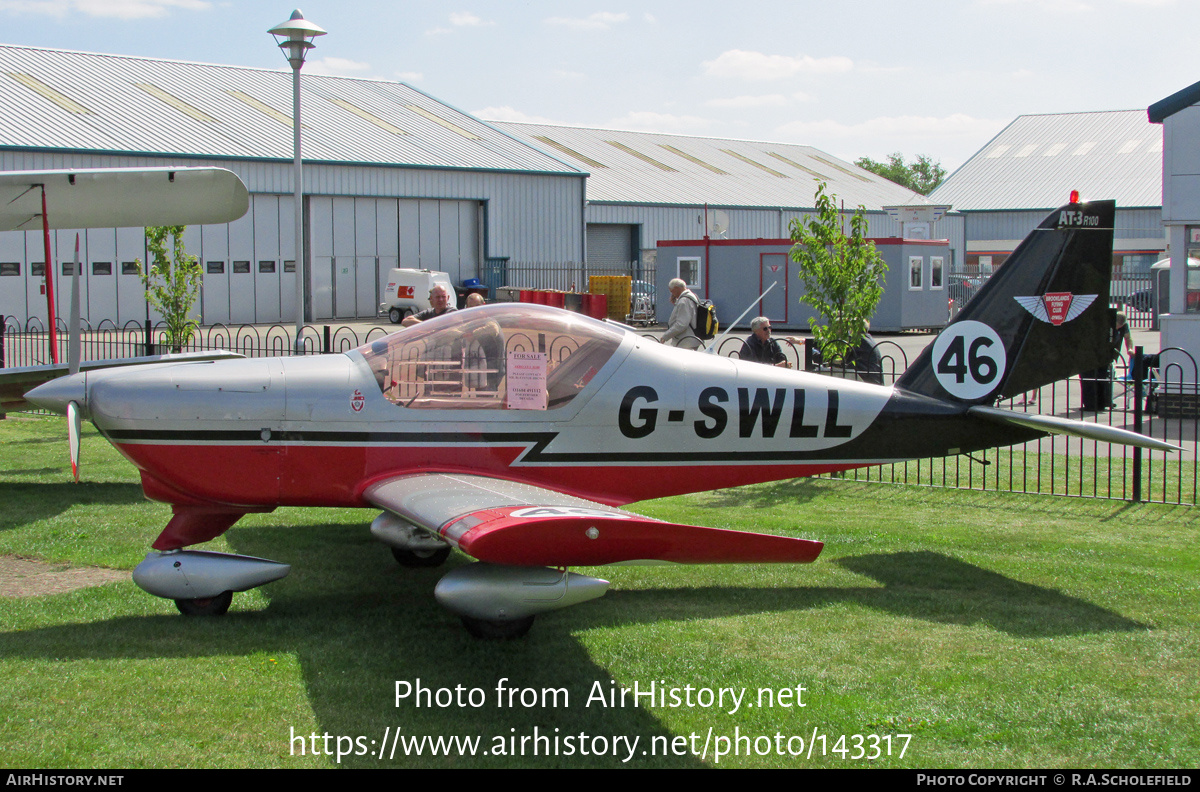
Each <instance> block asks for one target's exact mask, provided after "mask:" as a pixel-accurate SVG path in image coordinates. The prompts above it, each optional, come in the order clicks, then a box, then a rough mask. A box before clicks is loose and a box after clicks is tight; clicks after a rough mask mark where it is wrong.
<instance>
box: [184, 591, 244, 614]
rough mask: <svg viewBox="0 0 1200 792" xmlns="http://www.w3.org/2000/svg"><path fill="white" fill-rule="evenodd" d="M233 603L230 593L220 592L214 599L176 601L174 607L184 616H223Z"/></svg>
mask: <svg viewBox="0 0 1200 792" xmlns="http://www.w3.org/2000/svg"><path fill="white" fill-rule="evenodd" d="M232 602H233V592H232V591H222V592H221V593H220V594H218V595H217V596H215V597H204V598H203V599H177V600H175V607H176V608H179V612H180V613H182V614H183V615H184V616H224V615H225V613H226V611H228V610H229V605H230V603H232Z"/></svg>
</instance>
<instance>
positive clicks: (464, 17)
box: [450, 11, 496, 27]
mask: <svg viewBox="0 0 1200 792" xmlns="http://www.w3.org/2000/svg"><path fill="white" fill-rule="evenodd" d="M450 24H451V25H454V26H455V27H487V26H488V25H494V24H496V23H495V22H493V21H489V20H485V19H483V18H481V17H477V16H475V15H474V14H472V13H471V12H469V11H456V12H454V13H452V14H451V15H450Z"/></svg>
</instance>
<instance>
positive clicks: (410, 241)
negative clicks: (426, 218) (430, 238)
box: [399, 200, 421, 269]
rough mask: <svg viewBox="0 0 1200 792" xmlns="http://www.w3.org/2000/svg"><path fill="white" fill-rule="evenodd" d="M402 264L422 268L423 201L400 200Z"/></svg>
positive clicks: (410, 267) (406, 266)
mask: <svg viewBox="0 0 1200 792" xmlns="http://www.w3.org/2000/svg"><path fill="white" fill-rule="evenodd" d="M399 212H400V215H399V223H400V266H401V267H403V268H405V269H420V268H421V202H420V201H404V200H402V201H400V205H399Z"/></svg>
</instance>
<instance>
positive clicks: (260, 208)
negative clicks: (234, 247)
mask: <svg viewBox="0 0 1200 792" xmlns="http://www.w3.org/2000/svg"><path fill="white" fill-rule="evenodd" d="M251 200H252V203H253V204H254V258H253V260H252V262H253V264H252V267H251V269H252V270H253V272H254V321H255V322H278V321H279V320H280V319H281V318H282V317H283V313H282V312H281V309H280V303H279V278H280V273H282V271H283V265H282V263H281V262H280V257H279V197H278V196H275V195H255V196H252V199H251ZM264 267H269V269H270V271H269V272H263V269H264Z"/></svg>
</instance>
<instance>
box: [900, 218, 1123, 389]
mask: <svg viewBox="0 0 1200 792" xmlns="http://www.w3.org/2000/svg"><path fill="white" fill-rule="evenodd" d="M1115 215H1116V204H1115V202H1114V201H1089V202H1087V203H1070V204H1067V205H1066V206H1063V207H1061V208H1059V209H1057V210H1055V211H1054V212H1052V213H1050V215H1048V216H1047V217H1046V218H1045V219H1044V220H1043V221H1042V222H1041V224H1040V225H1039V226H1038V227H1037V228H1035V229H1034V230H1033V231H1032V232H1031V233H1030V234H1029V236H1027V237H1026V238H1025V239H1024V240H1023V241H1022V242H1021V244H1020V245H1018V246H1017V249H1016V250H1014V251H1013V253H1012V255H1011V256H1009V258H1008V260H1006V261H1005V262H1004V263H1003V264H1002V265H1001V266H1000V269H999V270H998V271H997V272H996V274H994V275H993V276H992V277H991V279H990V280H989V281H988V282H987V283H986V284H985V285H984V286H983V288H982V289H980V291H979V294H977V295H976V296H975V298H974V299H973V300H971V301H970V302H969V303H967V305H966V306H965V307H964V308H963V310H962V311H961V312H960V313H959V315H958V316H957V317H956V318H955V319H954V321H952V322H951V323H950V324H948V325H947V326H946V328H945V329H944V330H943V331H942V332H941V333H939V334H938V336H937V338H936V339H934V342H933V343H932V344H931V345H930V346H929V347H928V348H926V349H925V351H924V352H922V353H921V354H920V356H919V357H918V358H917V360H916V361H915V362H914V363H913V365H911V366H909V368H908V370H907V371H906V372H905V373H904V375H903V376H902V377H901V378H900V379H899V380H898V381H897V383H896V387H897V388H899V389H902V390H905V391H908V392H910V393H917V394H921V395H925V396H932V397H935V398H939V399H946V398H950V399H953V400H956V401H961V402H967V403H970V404H983V403H991V402H993V401H994V400H996V399H997V398H1001V399H1004V398H1011V397H1013V396H1016V395H1018V394H1021V393H1024V392H1025V391H1029V390H1033V389H1034V388H1039V387H1041V386H1043V385H1047V384H1049V383H1051V382H1056V381H1058V380H1061V379H1065V378H1067V377H1070V376H1073V375H1075V374H1079V373H1081V372H1084V371H1090V370H1094V369H1098V368H1104V367H1107V366H1108V365H1109V363H1110V362H1111V354H1112V353H1111V349H1112V347H1111V345H1110V342H1109V331H1110V327H1109V311H1108V303H1109V284H1110V281H1111V279H1112V244H1113V220H1114V217H1115Z"/></svg>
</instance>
